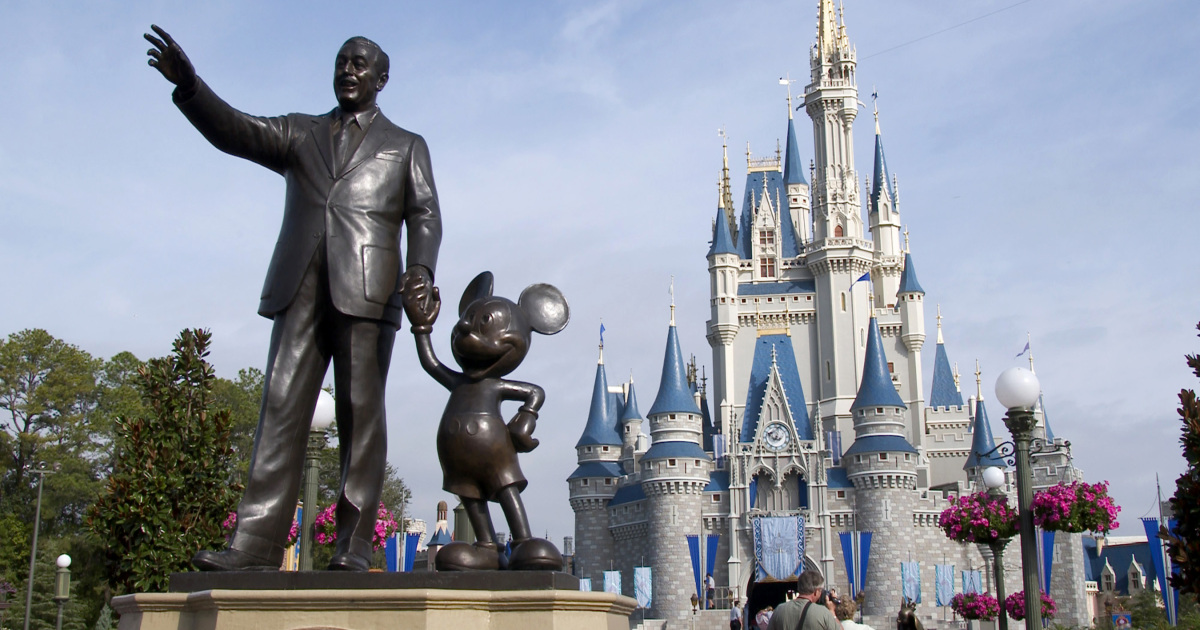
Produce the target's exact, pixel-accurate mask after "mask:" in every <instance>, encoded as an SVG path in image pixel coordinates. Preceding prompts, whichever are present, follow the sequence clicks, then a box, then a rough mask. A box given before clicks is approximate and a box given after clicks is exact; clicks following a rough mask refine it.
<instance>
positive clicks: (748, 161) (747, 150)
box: [746, 140, 750, 175]
mask: <svg viewBox="0 0 1200 630" xmlns="http://www.w3.org/2000/svg"><path fill="white" fill-rule="evenodd" d="M746 174H747V175H749V174H750V141H749V140H747V141H746Z"/></svg>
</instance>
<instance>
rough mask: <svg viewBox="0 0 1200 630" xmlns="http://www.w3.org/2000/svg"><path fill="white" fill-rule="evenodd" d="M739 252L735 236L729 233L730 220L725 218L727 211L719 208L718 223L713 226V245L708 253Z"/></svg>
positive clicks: (710, 254)
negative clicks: (734, 239) (735, 243)
mask: <svg viewBox="0 0 1200 630" xmlns="http://www.w3.org/2000/svg"><path fill="white" fill-rule="evenodd" d="M737 253H738V250H737V248H736V247H734V246H733V237H731V236H730V235H729V220H728V219H726V218H725V211H724V210H722V209H720V208H717V223H716V225H715V226H713V240H712V247H710V248H708V255H709V256H712V255H715V254H737Z"/></svg>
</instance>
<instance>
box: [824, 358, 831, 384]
mask: <svg viewBox="0 0 1200 630" xmlns="http://www.w3.org/2000/svg"><path fill="white" fill-rule="evenodd" d="M831 378H833V369H832V368H831V367H830V365H829V361H826V362H825V380H827V381H828V380H829V379H831Z"/></svg>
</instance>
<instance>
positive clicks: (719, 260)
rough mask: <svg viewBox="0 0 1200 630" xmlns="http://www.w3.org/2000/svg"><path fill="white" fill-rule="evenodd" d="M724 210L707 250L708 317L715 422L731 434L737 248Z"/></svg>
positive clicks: (718, 213)
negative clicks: (729, 424)
mask: <svg viewBox="0 0 1200 630" xmlns="http://www.w3.org/2000/svg"><path fill="white" fill-rule="evenodd" d="M725 216H726V215H725V212H724V211H723V210H718V211H717V218H716V220H715V221H713V240H712V247H710V248H709V250H708V277H709V282H710V287H709V295H710V296H711V298H710V303H709V307H710V310H711V318H710V319H709V320H708V344H709V345H710V346H712V349H713V374H714V375H715V378H714V379H713V387H714V390H715V396H714V400H715V401H716V402H717V405H718V407H717V409H716V414H717V423H718V426H720V427H722V431H721V432H722V433H725V434H726V435H728V434H729V433H730V431H729V429H728V427H727V423H728V422H729V418H730V417H731V416H732V413H733V408H732V404H733V392H734V391H735V383H734V379H735V378H736V376H737V370H735V369H734V351H733V348H734V345H733V342H734V339H736V338H737V333H738V327H739V324H738V298H737V294H738V260H739V256H738V251H737V248H735V247H734V245H733V239H732V237H731V236H730V233H729V223H728V222H727V221H725V220H724V219H725Z"/></svg>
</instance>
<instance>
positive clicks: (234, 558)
mask: <svg viewBox="0 0 1200 630" xmlns="http://www.w3.org/2000/svg"><path fill="white" fill-rule="evenodd" d="M279 565H280V563H279V562H271V561H270V560H267V559H266V558H259V557H258V556H252V555H250V554H248V553H246V552H244V551H238V550H237V549H224V550H221V551H208V550H205V551H201V552H199V553H197V554H196V555H195V556H192V566H194V567H196V568H197V569H200V570H201V571H278V570H279Z"/></svg>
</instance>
